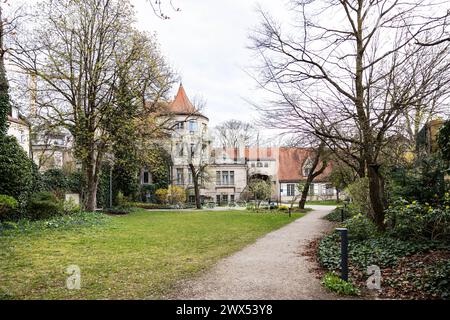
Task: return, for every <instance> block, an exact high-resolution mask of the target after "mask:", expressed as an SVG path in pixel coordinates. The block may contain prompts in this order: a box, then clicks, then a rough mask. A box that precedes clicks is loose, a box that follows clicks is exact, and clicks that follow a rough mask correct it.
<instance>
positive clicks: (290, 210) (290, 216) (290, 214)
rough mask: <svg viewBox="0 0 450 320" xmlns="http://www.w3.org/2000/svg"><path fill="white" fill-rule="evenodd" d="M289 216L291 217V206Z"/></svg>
mask: <svg viewBox="0 0 450 320" xmlns="http://www.w3.org/2000/svg"><path fill="white" fill-rule="evenodd" d="M288 211H289V218H290V217H291V208H289V210H288Z"/></svg>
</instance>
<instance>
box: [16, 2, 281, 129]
mask: <svg viewBox="0 0 450 320" xmlns="http://www.w3.org/2000/svg"><path fill="white" fill-rule="evenodd" d="M130 1H131V2H132V4H133V5H134V6H135V10H136V14H137V19H138V25H137V27H138V28H139V29H141V30H146V31H149V32H152V33H153V32H154V33H156V35H157V39H158V43H159V44H160V47H161V51H162V53H163V55H164V56H165V57H166V60H167V61H168V63H169V64H170V66H171V67H172V68H173V70H174V71H175V72H176V73H177V74H178V76H179V77H180V78H181V80H182V82H183V86H184V88H185V90H186V92H187V94H188V96H189V97H190V98H191V100H192V99H193V98H194V97H202V98H203V99H204V100H205V101H206V102H207V105H206V109H205V111H204V113H205V114H206V116H208V117H209V119H210V127H212V126H215V125H217V124H218V123H220V122H223V121H225V120H228V119H239V120H242V121H247V122H252V121H253V119H255V118H256V117H257V112H256V111H255V110H253V108H252V107H251V106H250V104H249V103H247V102H246V101H245V100H251V101H252V102H257V101H260V100H261V94H263V93H262V92H261V91H260V90H259V91H257V90H256V88H257V85H256V82H255V81H254V80H253V79H252V78H251V77H250V76H249V75H248V74H247V73H246V72H245V70H248V69H249V67H250V66H251V65H252V63H254V61H255V53H254V52H253V51H251V50H250V49H248V46H249V45H250V41H249V38H248V37H249V35H250V33H251V31H252V30H254V29H255V28H256V27H258V24H259V21H260V17H259V15H258V13H257V10H256V9H257V8H258V6H260V7H261V8H262V9H263V10H265V11H268V12H270V14H271V15H273V16H274V17H277V18H280V20H282V21H283V20H284V21H286V17H287V16H288V13H287V11H286V6H285V4H286V1H287V0H226V1H219V0H172V3H173V4H174V6H176V7H179V8H180V12H175V11H173V9H172V8H171V7H166V8H165V10H164V13H165V14H167V15H169V16H170V17H171V19H169V20H162V19H160V18H158V17H157V16H156V15H155V14H154V12H153V10H152V7H151V5H150V3H149V1H153V2H155V1H154V0H130ZM37 2H39V0H14V1H12V4H13V7H14V5H20V4H29V5H32V4H34V3H37ZM163 3H166V4H167V3H170V2H169V0H163ZM177 90H178V85H176V86H175V87H174V88H173V92H172V95H175V93H176V91H177Z"/></svg>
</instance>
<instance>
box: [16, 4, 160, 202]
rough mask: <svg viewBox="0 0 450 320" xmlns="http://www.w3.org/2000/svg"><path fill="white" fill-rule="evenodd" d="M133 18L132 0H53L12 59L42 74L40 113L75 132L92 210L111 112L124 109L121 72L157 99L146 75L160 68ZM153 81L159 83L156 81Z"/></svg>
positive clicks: (138, 89)
mask: <svg viewBox="0 0 450 320" xmlns="http://www.w3.org/2000/svg"><path fill="white" fill-rule="evenodd" d="M133 19H134V17H133V11H132V6H131V4H130V3H129V1H127V0H86V1H70V0H63V1H50V0H49V1H46V2H44V3H42V4H40V5H39V7H38V10H37V12H36V13H35V17H34V19H33V20H32V21H30V24H32V25H33V26H34V27H35V28H34V32H31V33H29V34H28V35H24V38H22V39H18V41H17V42H16V43H15V45H16V52H15V54H14V55H13V62H14V63H15V64H16V66H18V67H19V68H20V69H21V70H22V71H23V72H25V73H27V74H30V75H33V76H35V77H36V79H37V89H36V90H37V92H36V99H37V105H38V108H39V110H38V112H37V114H38V115H39V116H40V117H42V118H45V119H46V120H48V121H50V122H52V123H55V124H58V125H59V126H61V127H63V128H65V129H67V130H68V131H69V132H70V133H71V134H72V136H73V137H74V145H75V156H76V157H77V158H78V160H80V162H81V165H82V171H83V173H84V175H85V180H86V186H85V197H84V207H85V209H86V210H90V211H92V210H95V207H96V191H97V185H98V181H99V174H100V172H101V168H102V161H103V158H104V155H105V153H106V152H108V151H109V149H110V147H111V130H110V129H111V128H110V123H111V121H110V120H111V118H109V117H110V116H111V115H112V114H116V116H120V114H117V113H114V110H115V109H116V108H117V106H118V103H117V101H116V99H117V95H116V93H117V88H118V87H119V86H120V85H121V83H120V81H121V79H123V77H121V75H123V74H127V73H128V74H134V75H135V77H136V81H135V84H136V83H138V84H139V86H137V87H136V86H133V89H134V90H135V91H133V93H134V94H141V98H142V100H143V105H144V104H145V101H144V100H149V99H155V100H157V99H158V98H159V94H155V92H152V90H150V89H149V81H150V80H149V78H148V76H145V77H143V78H145V79H142V78H141V77H140V75H142V74H145V73H146V72H147V74H149V73H150V74H151V75H153V76H154V75H155V73H154V71H155V68H153V67H152V66H150V65H149V64H148V63H149V61H148V60H147V64H146V63H143V61H145V60H144V59H143V57H145V56H146V54H147V51H146V50H147V49H149V48H151V46H150V45H148V42H149V41H150V40H149V39H150V38H149V37H148V36H145V35H143V34H142V33H139V32H137V31H136V30H134V29H133V28H132V24H133ZM19 40H23V41H19ZM153 62H156V61H153ZM153 62H152V63H153ZM156 69H158V68H156ZM159 71H160V70H159ZM161 76H162V75H161ZM150 82H152V83H154V84H155V87H158V85H157V83H158V81H150ZM144 83H145V85H144ZM147 89H148V90H147ZM144 93H145V94H144Z"/></svg>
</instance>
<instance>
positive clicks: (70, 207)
mask: <svg viewBox="0 0 450 320" xmlns="http://www.w3.org/2000/svg"><path fill="white" fill-rule="evenodd" d="M63 209H64V213H65V214H74V213H79V212H81V207H80V206H79V205H78V204H76V203H75V201H74V200H73V199H69V200H66V201H64V203H63Z"/></svg>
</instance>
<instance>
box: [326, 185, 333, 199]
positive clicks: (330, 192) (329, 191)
mask: <svg viewBox="0 0 450 320" xmlns="http://www.w3.org/2000/svg"><path fill="white" fill-rule="evenodd" d="M325 188H326V193H327V195H328V196H332V195H333V194H334V188H333V185H332V184H331V183H327V184H326V186H325Z"/></svg>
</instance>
